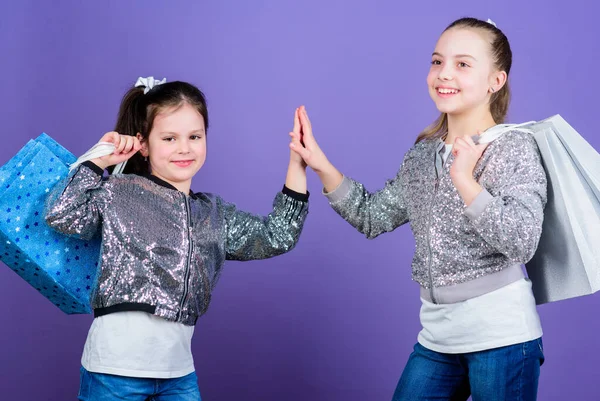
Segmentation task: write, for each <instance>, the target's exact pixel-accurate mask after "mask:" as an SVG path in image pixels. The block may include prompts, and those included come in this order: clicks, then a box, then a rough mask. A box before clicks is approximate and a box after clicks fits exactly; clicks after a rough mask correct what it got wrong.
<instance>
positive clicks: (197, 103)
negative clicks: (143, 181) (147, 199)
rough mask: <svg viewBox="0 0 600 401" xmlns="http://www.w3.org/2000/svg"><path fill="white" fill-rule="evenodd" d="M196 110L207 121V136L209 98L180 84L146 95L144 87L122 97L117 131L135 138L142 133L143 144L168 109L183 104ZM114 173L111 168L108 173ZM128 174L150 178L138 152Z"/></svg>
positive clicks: (128, 167) (127, 166)
mask: <svg viewBox="0 0 600 401" xmlns="http://www.w3.org/2000/svg"><path fill="white" fill-rule="evenodd" d="M185 103H187V104H189V105H191V106H192V107H194V108H195V109H196V110H197V111H198V113H200V115H201V116H202V117H203V118H204V127H205V130H206V132H208V109H207V106H206V98H205V97H204V94H203V93H202V91H200V89H198V88H197V87H195V86H194V85H192V84H189V83H187V82H181V81H174V82H167V83H164V84H161V85H157V86H154V87H153V88H152V89H150V90H149V91H148V93H146V94H144V87H133V88H131V89H130V90H129V91H127V93H125V95H124V96H123V100H122V101H121V106H120V107H119V115H118V117H117V123H116V125H115V129H114V130H115V131H116V132H118V133H119V134H122V135H132V136H136V135H137V133H138V132H139V133H140V134H141V136H142V142H143V141H147V140H148V135H149V134H150V131H152V125H153V124H154V119H155V118H156V116H157V115H158V114H159V113H160V112H161V111H163V110H164V109H167V108H178V107H181V106H182V105H183V104H185ZM109 171H111V172H112V168H110V169H109ZM123 173H125V174H140V175H144V174H148V173H149V164H148V162H147V161H146V160H144V157H143V156H142V155H141V154H140V153H139V152H138V153H136V154H135V155H133V156H132V157H131V158H130V159H129V160H128V161H127V164H126V165H125V170H124V171H123Z"/></svg>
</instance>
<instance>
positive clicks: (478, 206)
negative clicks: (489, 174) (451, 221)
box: [465, 189, 494, 220]
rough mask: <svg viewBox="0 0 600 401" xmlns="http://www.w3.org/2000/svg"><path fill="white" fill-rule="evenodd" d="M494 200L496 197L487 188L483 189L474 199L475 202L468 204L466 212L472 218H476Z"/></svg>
mask: <svg viewBox="0 0 600 401" xmlns="http://www.w3.org/2000/svg"><path fill="white" fill-rule="evenodd" d="M493 200H494V197H493V196H492V195H490V193H489V192H488V191H487V190H486V189H483V190H481V192H480V193H479V194H478V195H477V196H476V197H475V199H473V202H471V204H470V205H469V206H467V208H466V209H465V214H466V215H467V217H468V218H470V219H471V220H476V219H477V218H478V217H479V216H481V214H482V213H483V211H484V210H485V208H486V207H487V205H488V204H489V203H490V202H491V201H493Z"/></svg>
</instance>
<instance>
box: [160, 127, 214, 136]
mask: <svg viewBox="0 0 600 401" xmlns="http://www.w3.org/2000/svg"><path fill="white" fill-rule="evenodd" d="M203 132H204V128H200V129H197V130H194V131H191V132H189V133H188V134H183V135H189V134H198V133H203ZM160 135H175V136H177V135H179V133H177V132H171V131H163V132H161V133H160Z"/></svg>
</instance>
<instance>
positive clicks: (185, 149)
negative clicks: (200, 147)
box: [178, 138, 190, 154]
mask: <svg viewBox="0 0 600 401" xmlns="http://www.w3.org/2000/svg"><path fill="white" fill-rule="evenodd" d="M178 151H179V153H182V154H186V153H190V142H189V140H188V139H187V138H185V139H182V140H180V141H179V149H178Z"/></svg>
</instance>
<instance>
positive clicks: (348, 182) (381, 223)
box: [325, 163, 408, 239]
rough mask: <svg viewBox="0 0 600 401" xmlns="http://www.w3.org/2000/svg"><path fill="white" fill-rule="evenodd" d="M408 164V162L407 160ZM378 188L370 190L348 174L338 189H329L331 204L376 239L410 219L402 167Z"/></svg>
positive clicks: (357, 226) (358, 227) (348, 220)
mask: <svg viewBox="0 0 600 401" xmlns="http://www.w3.org/2000/svg"><path fill="white" fill-rule="evenodd" d="M403 166H404V163H403ZM403 166H401V167H400V169H399V170H398V173H397V174H396V177H395V178H394V179H391V180H388V181H387V182H386V184H385V186H384V187H383V188H382V189H380V190H379V191H377V192H374V193H370V192H368V191H367V190H366V189H365V187H364V185H362V184H361V183H359V182H357V181H355V180H353V179H351V178H348V177H346V176H344V179H343V180H342V183H341V184H340V185H339V187H338V188H336V189H335V190H334V191H332V192H330V193H326V194H325V196H327V198H328V199H329V204H330V205H331V207H332V208H333V209H334V210H335V211H336V212H337V213H338V214H339V215H340V216H342V218H343V219H344V220H346V221H347V222H348V223H350V224H351V225H352V226H353V227H355V228H356V229H357V230H358V231H359V232H361V233H362V234H364V235H365V236H366V237H367V238H369V239H372V238H375V237H377V236H378V235H380V234H383V233H385V232H390V231H393V230H395V229H396V228H397V227H399V226H401V225H402V224H404V223H406V222H408V213H407V210H406V203H405V201H404V188H405V186H404V184H403V178H402V168H403Z"/></svg>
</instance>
